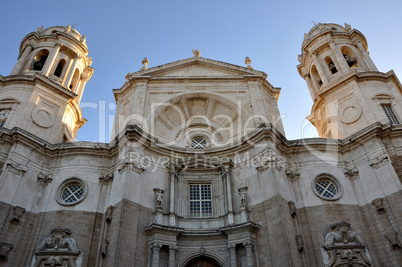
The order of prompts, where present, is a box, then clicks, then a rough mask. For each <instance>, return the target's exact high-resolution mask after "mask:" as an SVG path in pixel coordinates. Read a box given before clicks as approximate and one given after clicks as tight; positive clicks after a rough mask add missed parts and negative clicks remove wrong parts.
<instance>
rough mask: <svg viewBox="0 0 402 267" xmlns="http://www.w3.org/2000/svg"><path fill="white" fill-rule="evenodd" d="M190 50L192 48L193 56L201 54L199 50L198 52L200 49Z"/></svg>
mask: <svg viewBox="0 0 402 267" xmlns="http://www.w3.org/2000/svg"><path fill="white" fill-rule="evenodd" d="M192 50H193V55H194V56H195V57H200V56H201V52H200V51H198V50H197V49H196V50H194V49H192Z"/></svg>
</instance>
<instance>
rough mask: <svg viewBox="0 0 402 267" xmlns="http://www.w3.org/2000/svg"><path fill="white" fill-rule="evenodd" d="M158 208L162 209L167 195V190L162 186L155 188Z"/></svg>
mask: <svg viewBox="0 0 402 267" xmlns="http://www.w3.org/2000/svg"><path fill="white" fill-rule="evenodd" d="M154 193H155V199H156V208H157V209H160V208H162V207H163V197H164V196H165V190H163V189H160V188H154Z"/></svg>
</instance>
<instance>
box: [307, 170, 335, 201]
mask: <svg viewBox="0 0 402 267" xmlns="http://www.w3.org/2000/svg"><path fill="white" fill-rule="evenodd" d="M313 191H314V193H315V194H316V195H317V196H318V197H320V198H323V199H325V200H337V199H339V198H340V197H341V196H342V188H341V186H340V184H339V183H338V181H337V180H336V179H334V178H332V177H330V176H326V175H325V176H319V177H317V178H316V179H315V180H314V183H313Z"/></svg>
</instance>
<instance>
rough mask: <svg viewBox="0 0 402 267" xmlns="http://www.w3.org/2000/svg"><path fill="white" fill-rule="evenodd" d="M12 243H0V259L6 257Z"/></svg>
mask: <svg viewBox="0 0 402 267" xmlns="http://www.w3.org/2000/svg"><path fill="white" fill-rule="evenodd" d="M13 247H14V246H13V245H12V244H8V243H0V259H5V260H6V259H7V257H8V252H9V251H10V250H11V249H12V248H13Z"/></svg>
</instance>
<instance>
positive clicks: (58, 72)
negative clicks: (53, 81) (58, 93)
mask: <svg viewBox="0 0 402 267" xmlns="http://www.w3.org/2000/svg"><path fill="white" fill-rule="evenodd" d="M65 65H66V60H65V59H61V60H60V61H59V64H57V67H56V69H55V71H54V73H53V75H54V76H57V77H59V78H60V76H61V74H62V73H63V68H64V66H65Z"/></svg>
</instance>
